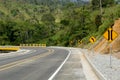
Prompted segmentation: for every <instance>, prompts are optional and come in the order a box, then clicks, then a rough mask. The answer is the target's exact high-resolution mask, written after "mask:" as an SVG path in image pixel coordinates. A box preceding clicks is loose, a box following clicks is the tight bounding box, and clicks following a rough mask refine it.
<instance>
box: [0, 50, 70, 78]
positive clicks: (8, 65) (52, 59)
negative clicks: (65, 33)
mask: <svg viewBox="0 0 120 80" xmlns="http://www.w3.org/2000/svg"><path fill="white" fill-rule="evenodd" d="M28 49H30V50H31V51H30V52H29V54H24V55H19V56H17V55H16V56H10V57H5V58H0V80H48V79H49V78H50V76H51V75H52V74H53V73H54V72H55V71H56V69H57V68H58V67H59V66H60V65H61V63H62V62H63V61H64V60H65V58H66V57H67V55H68V54H69V51H67V50H64V49H52V48H28Z"/></svg>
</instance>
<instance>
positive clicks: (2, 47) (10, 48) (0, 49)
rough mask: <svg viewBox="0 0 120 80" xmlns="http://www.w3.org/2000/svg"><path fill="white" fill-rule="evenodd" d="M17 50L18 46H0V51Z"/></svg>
mask: <svg viewBox="0 0 120 80" xmlns="http://www.w3.org/2000/svg"><path fill="white" fill-rule="evenodd" d="M19 49H20V48H19V47H18V46H0V51H17V50H19Z"/></svg>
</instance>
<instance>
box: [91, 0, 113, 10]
mask: <svg viewBox="0 0 120 80" xmlns="http://www.w3.org/2000/svg"><path fill="white" fill-rule="evenodd" d="M101 3H102V7H107V6H109V5H113V4H114V3H115V0H101ZM91 4H92V8H93V10H94V9H98V8H99V7H100V0H92V1H91Z"/></svg>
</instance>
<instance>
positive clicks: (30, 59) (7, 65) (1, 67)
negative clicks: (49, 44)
mask: <svg viewBox="0 0 120 80" xmlns="http://www.w3.org/2000/svg"><path fill="white" fill-rule="evenodd" d="M53 52H54V50H53V49H51V50H50V49H48V52H46V53H44V54H40V55H37V56H33V57H30V58H27V59H23V60H19V61H15V62H11V63H8V64H5V65H2V66H0V71H3V70H6V69H9V68H13V67H16V66H18V65H21V64H24V63H26V62H30V61H33V60H37V59H39V58H42V57H45V56H48V55H50V54H52V53H53Z"/></svg>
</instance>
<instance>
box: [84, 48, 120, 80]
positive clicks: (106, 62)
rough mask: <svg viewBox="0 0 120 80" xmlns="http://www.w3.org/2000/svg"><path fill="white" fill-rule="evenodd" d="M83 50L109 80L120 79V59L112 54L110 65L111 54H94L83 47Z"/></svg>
mask: <svg viewBox="0 0 120 80" xmlns="http://www.w3.org/2000/svg"><path fill="white" fill-rule="evenodd" d="M83 51H84V53H85V55H86V56H88V57H89V59H90V60H91V61H92V62H93V64H94V65H95V66H96V68H97V69H98V70H99V71H100V72H101V73H102V74H103V75H104V76H105V77H106V78H107V80H120V76H119V74H120V59H117V58H116V57H114V56H112V57H111V66H110V54H108V55H103V54H98V53H94V54H93V53H92V52H91V51H89V50H86V49H83Z"/></svg>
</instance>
